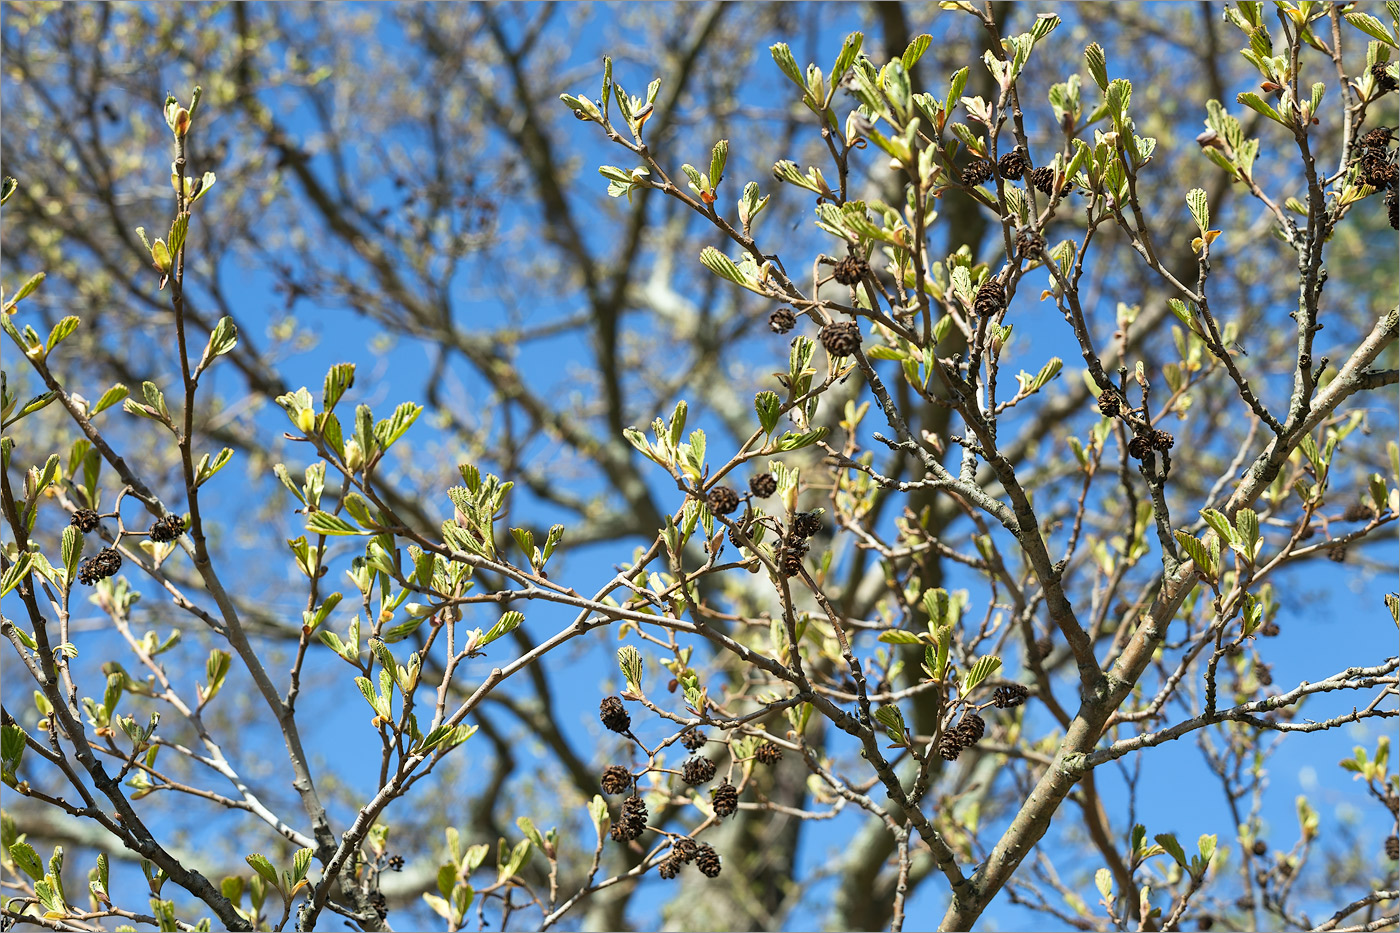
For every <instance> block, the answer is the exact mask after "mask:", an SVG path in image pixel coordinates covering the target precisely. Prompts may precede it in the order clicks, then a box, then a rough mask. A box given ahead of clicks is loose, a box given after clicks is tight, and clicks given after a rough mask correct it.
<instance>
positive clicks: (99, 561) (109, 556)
mask: <svg viewBox="0 0 1400 933" xmlns="http://www.w3.org/2000/svg"><path fill="white" fill-rule="evenodd" d="M121 569H122V556H121V555H120V554H118V553H117V552H116V550H114V549H113V548H109V547H104V548H103V549H102V550H100V551H98V552H97V555H96V556H95V557H89V558H88V559H87V560H85V561H83V562H82V563H81V564H79V565H78V582H79V583H81V584H83V585H84V586H92V585H93V584H94V583H96V582H97V581H99V580H105V579H107V578H108V577H110V576H111V575H112V574H114V573H116V572H117V571H118V570H121Z"/></svg>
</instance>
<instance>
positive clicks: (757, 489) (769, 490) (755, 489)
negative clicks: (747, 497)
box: [749, 473, 778, 499]
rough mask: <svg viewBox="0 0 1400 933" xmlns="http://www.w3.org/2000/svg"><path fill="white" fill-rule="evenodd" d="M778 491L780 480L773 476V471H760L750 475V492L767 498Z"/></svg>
mask: <svg viewBox="0 0 1400 933" xmlns="http://www.w3.org/2000/svg"><path fill="white" fill-rule="evenodd" d="M777 491H778V481H777V480H776V479H774V478H773V474H772V473H759V474H758V475H757V476H750V477H749V492H751V493H753V494H754V495H755V496H758V497H759V498H760V499H767V498H768V497H769V496H771V495H773V493H775V492H777Z"/></svg>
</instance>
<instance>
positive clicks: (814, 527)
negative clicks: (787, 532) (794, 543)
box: [792, 511, 822, 538]
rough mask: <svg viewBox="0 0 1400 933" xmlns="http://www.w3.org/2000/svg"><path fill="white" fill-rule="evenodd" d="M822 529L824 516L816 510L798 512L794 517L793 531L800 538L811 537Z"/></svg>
mask: <svg viewBox="0 0 1400 933" xmlns="http://www.w3.org/2000/svg"><path fill="white" fill-rule="evenodd" d="M821 530H822V518H821V515H819V514H818V513H816V512H814V511H813V512H798V513H797V514H796V515H794V516H793V517H792V533H793V534H795V535H797V536H798V537H799V538H810V537H812V536H813V535H815V534H817V533H819V532H820V531H821Z"/></svg>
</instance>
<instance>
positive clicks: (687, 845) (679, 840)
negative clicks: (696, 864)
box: [671, 836, 700, 862]
mask: <svg viewBox="0 0 1400 933" xmlns="http://www.w3.org/2000/svg"><path fill="white" fill-rule="evenodd" d="M699 852H700V846H699V845H698V844H697V843H696V842H695V840H694V839H691V838H690V837H689V836H677V837H676V838H674V839H672V840H671V857H672V858H678V859H680V860H681V861H682V862H693V861H694V860H695V856H696V855H697V854H699Z"/></svg>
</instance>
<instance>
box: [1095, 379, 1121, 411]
mask: <svg viewBox="0 0 1400 933" xmlns="http://www.w3.org/2000/svg"><path fill="white" fill-rule="evenodd" d="M1122 412H1123V396H1121V395H1119V394H1118V390H1117V389H1115V388H1113V386H1109V387H1108V388H1107V389H1104V390H1103V392H1102V393H1100V394H1099V413H1100V414H1101V415H1103V416H1104V417H1106V418H1117V417H1118V416H1119V415H1120V414H1122Z"/></svg>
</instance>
